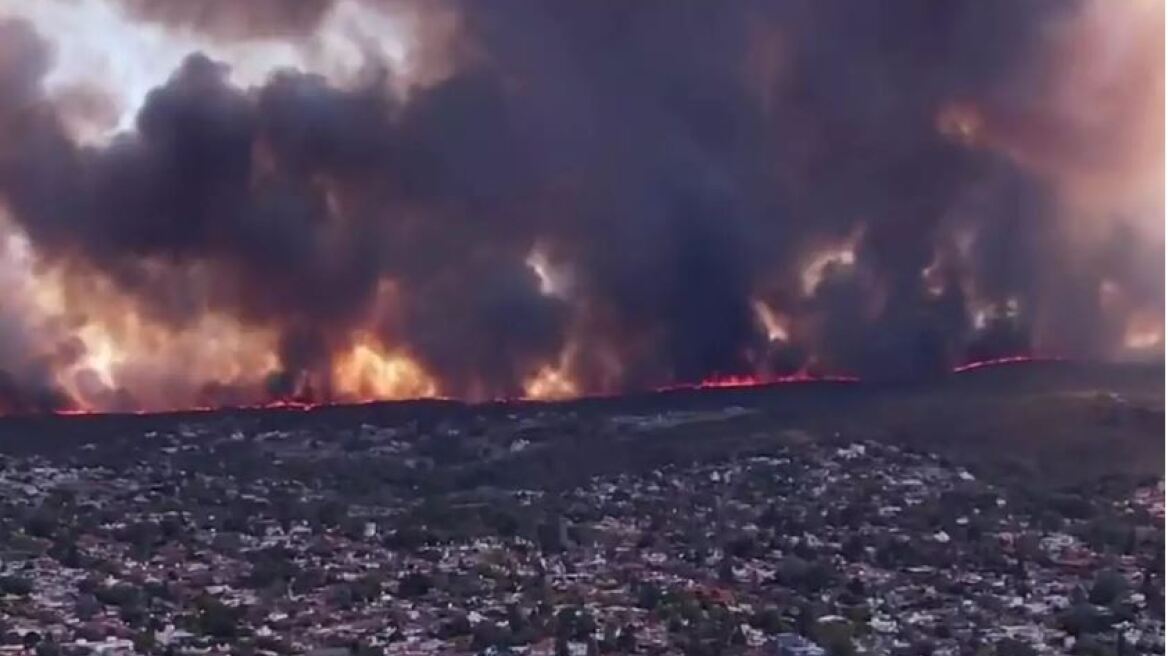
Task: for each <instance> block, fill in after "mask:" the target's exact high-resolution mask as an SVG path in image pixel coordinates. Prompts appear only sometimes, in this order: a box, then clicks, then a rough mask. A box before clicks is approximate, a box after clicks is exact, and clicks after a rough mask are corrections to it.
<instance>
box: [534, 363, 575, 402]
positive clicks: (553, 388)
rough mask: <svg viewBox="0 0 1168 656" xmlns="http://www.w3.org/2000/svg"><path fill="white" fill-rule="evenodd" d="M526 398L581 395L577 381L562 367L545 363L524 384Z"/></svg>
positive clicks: (553, 398) (539, 399)
mask: <svg viewBox="0 0 1168 656" xmlns="http://www.w3.org/2000/svg"><path fill="white" fill-rule="evenodd" d="M523 389H524V398H528V399H534V400H538V401H552V400H557V399H570V398H573V397H576V396H579V395H580V391H579V389H577V387H576V383H575V382H573V381H572V378H571V377H570V376H569V375H568V374H567V372H565V371H564V370H563V369H562V368H560V367H553V366H551V365H545V366H543V367H540V370H539V371H538V372H536V374H535V375H534V376H532V377H531V378H530V379H529V380H528V381H527V384H526V385H524V386H523Z"/></svg>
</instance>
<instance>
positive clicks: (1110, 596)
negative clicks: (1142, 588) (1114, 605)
mask: <svg viewBox="0 0 1168 656" xmlns="http://www.w3.org/2000/svg"><path fill="white" fill-rule="evenodd" d="M1125 592H1127V579H1125V578H1124V577H1123V575H1122V574H1120V573H1119V572H1116V571H1114V570H1104V571H1102V572H1099V574H1097V575H1096V576H1095V581H1094V582H1093V583H1092V584H1091V591H1090V592H1088V593H1087V601H1090V602H1091V603H1093V604H1095V605H1097V606H1106V605H1108V604H1110V603H1111V602H1113V601H1115V600H1116V599H1117V598H1119V597H1120V596H1121V595H1123V593H1125Z"/></svg>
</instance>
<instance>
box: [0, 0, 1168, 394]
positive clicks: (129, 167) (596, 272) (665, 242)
mask: <svg viewBox="0 0 1168 656" xmlns="http://www.w3.org/2000/svg"><path fill="white" fill-rule="evenodd" d="M1163 12H1164V7H1163V2H1162V0H1148V1H1144V0H1131V1H1130V2H1124V3H1112V2H1106V0H1093V1H1091V0H1081V1H1067V0H1050V1H1045V0H1038V1H1033V2H1017V1H1016V0H955V1H953V2H944V3H937V2H931V1H927V0H893V1H889V2H880V3H864V2H852V1H843V0H816V1H813V2H812V1H805V0H790V1H782V2H780V1H765V2H764V1H758V2H754V1H752V0H743V1H741V2H735V3H728V4H727V3H710V2H697V1H694V2H689V1H680V2H679V1H669V2H666V1H660V2H658V1H652V0H650V1H646V2H634V3H630V2H616V1H613V2H609V1H606V0H601V1H589V2H583V1H581V2H554V3H549V2H542V1H537V0H497V1H492V2H478V1H476V0H464V1H457V0H440V1H427V2H406V1H404V0H335V1H330V0H319V1H318V0H312V1H304V2H300V1H296V2H292V1H289V2H283V1H280V0H263V1H257V2H248V3H240V2H233V1H232V2H229V1H226V0H224V1H219V0H211V1H207V2H200V3H169V2H151V1H150V0H78V2H64V0H49V1H46V2H37V3H26V2H21V1H18V0H0V135H2V136H3V138H2V139H0V235H2V237H3V242H2V243H3V248H2V249H0V279H3V280H4V281H5V282H6V283H7V284H5V293H6V296H5V300H4V303H3V305H0V337H2V340H0V342H2V343H0V411H4V412H27V411H45V410H54V409H58V410H60V409H93V410H125V409H169V408H185V407H192V406H202V405H220V404H236V403H260V402H269V401H275V400H281V399H284V400H288V399H300V400H315V401H329V400H332V401H349V400H361V399H374V398H398V397H413V396H432V395H443V396H452V397H459V398H469V399H486V398H499V397H519V396H537V397H550V396H571V395H577V394H585V393H597V392H606V393H607V392H620V391H625V390H634V389H645V388H652V387H658V386H662V385H669V384H676V383H684V382H695V381H701V380H703V379H710V378H728V377H733V378H738V377H767V376H781V375H789V374H793V373H796V372H801V373H804V374H843V375H852V376H859V377H861V378H865V379H920V378H922V377H928V376H934V375H939V374H942V373H944V372H947V371H949V370H951V369H952V368H953V367H954V366H957V365H960V364H962V363H965V362H969V361H971V360H977V359H984V358H992V357H1002V356H1013V355H1023V354H1051V355H1060V356H1067V357H1076V358H1087V359H1124V358H1161V357H1162V354H1163V313H1164V288H1163V281H1164V278H1163V270H1164V236H1163V223H1162V222H1161V217H1162V216H1163V214H1164V202H1163V196H1164V188H1163V180H1164V177H1163V174H1164V168H1163V167H1164V154H1163V144H1164V133H1163V113H1164V70H1163V59H1162V57H1161V53H1162V49H1163V20H1164V19H1163Z"/></svg>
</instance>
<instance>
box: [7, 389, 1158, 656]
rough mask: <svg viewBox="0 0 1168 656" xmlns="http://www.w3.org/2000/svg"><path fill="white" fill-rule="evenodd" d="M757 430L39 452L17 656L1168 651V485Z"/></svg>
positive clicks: (536, 428) (551, 428)
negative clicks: (715, 436)
mask: <svg viewBox="0 0 1168 656" xmlns="http://www.w3.org/2000/svg"><path fill="white" fill-rule="evenodd" d="M311 414H312V413H307V414H306V415H305V416H306V417H307V416H308V415H311ZM756 414H757V411H756V410H755V409H753V408H750V407H740V406H736V405H730V406H727V407H723V408H715V409H705V408H703V409H699V410H667V411H660V412H647V413H644V414H636V413H607V414H606V413H598V412H584V411H577V410H576V409H573V408H572V407H570V406H567V407H558V406H547V407H546V408H543V407H538V406H537V407H536V408H529V407H525V408H522V409H518V410H516V411H515V412H513V413H506V414H501V413H500V412H497V411H496V412H494V413H492V414H476V413H475V412H473V411H467V412H462V413H458V414H455V415H451V416H449V417H442V416H440V415H439V416H437V417H427V418H425V419H424V420H418V419H409V418H408V416H407V417H399V418H396V419H394V420H393V421H385V422H380V423H379V424H378V425H374V424H371V423H365V422H364V421H362V422H361V423H358V424H356V425H353V426H349V427H345V428H338V429H335V430H328V431H325V430H322V429H321V428H320V426H319V425H315V424H313V422H310V421H307V419H306V420H305V421H304V422H302V425H298V424H297V423H295V422H285V425H284V426H283V427H277V428H272V427H271V426H264V425H263V422H262V421H260V420H259V419H257V418H256V417H262V416H263V413H256V414H255V415H247V416H242V417H241V416H236V415H227V414H222V415H221V414H218V413H208V414H205V415H192V416H185V417H181V418H176V419H175V420H174V421H173V422H171V424H170V427H169V428H158V427H153V428H150V429H149V430H145V431H144V432H142V433H140V434H133V433H132V431H131V432H127V433H126V434H124V435H123V436H122V437H121V438H118V439H112V438H111V439H103V440H94V441H84V442H83V443H80V444H77V445H74V446H72V447H70V448H67V449H64V448H61V449H50V448H45V449H38V448H36V447H35V445H34V446H30V447H28V448H24V449H18V450H15V451H13V452H12V453H10V454H9V455H7V456H5V457H4V458H3V460H0V499H2V502H0V503H2V504H3V511H2V522H3V523H2V532H0V537H2V543H0V557H2V576H0V594H3V597H2V599H3V603H2V604H0V636H2V639H0V641H2V642H3V643H4V644H3V646H0V653H12V654H23V653H35V654H38V655H40V656H48V655H51V654H77V655H81V654H128V653H138V654H312V655H314V656H340V655H342V654H361V655H372V654H461V653H465V654H531V655H536V654H548V655H553V654H554V655H557V656H558V655H560V654H572V655H583V656H587V655H591V654H610V653H612V654H617V653H619V654H703V655H704V654H710V655H713V654H808V655H813V654H904V655H918V654H919V655H925V654H939V655H941V654H950V655H954V656H956V655H966V654H969V655H992V654H999V655H1024V654H1068V653H1071V654H1114V655H1120V654H1139V653H1161V652H1162V651H1163V649H1164V625H1163V622H1162V619H1163V617H1164V560H1163V555H1164V525H1163V512H1164V511H1163V499H1164V491H1163V478H1162V476H1159V477H1157V476H1152V477H1145V479H1144V480H1135V481H1126V480H1116V481H1110V482H1109V481H1107V480H1104V481H1103V482H1101V483H1099V484H1098V485H1096V486H1095V487H1094V488H1092V489H1090V490H1079V491H1074V490H1064V491H1059V492H1050V493H1041V494H1040V493H1038V492H1036V491H1034V490H1028V489H1025V488H1022V487H1019V486H1003V485H999V484H996V483H995V482H993V481H989V480H983V478H982V477H981V476H980V475H979V473H977V472H975V471H971V470H970V469H969V468H967V467H966V466H964V465H961V464H957V463H955V462H951V461H950V460H948V459H947V458H946V457H943V456H941V455H938V454H935V453H931V452H929V451H927V450H922V449H918V448H913V447H908V446H900V445H897V444H893V443H889V442H887V441H880V440H874V439H869V438H863V437H859V438H855V437H852V436H849V435H845V434H836V433H831V434H816V433H815V432H813V431H810V430H800V429H791V428H788V429H782V430H775V431H773V432H766V431H761V432H760V431H758V429H757V423H756V422H753V418H754V417H755V415H756ZM719 430H721V431H727V430H730V431H747V432H749V431H756V434H754V435H753V439H752V440H751V441H748V442H745V443H743V442H736V443H734V446H732V447H731V446H726V448H725V449H720V448H718V447H717V443H716V441H712V440H710V439H709V438H706V437H700V438H699V436H704V435H706V434H707V433H708V432H710V431H714V432H717V431H719ZM699 439H700V440H702V441H701V442H699V441H698V440H699ZM691 443H692V444H701V445H703V447H702V449H701V451H700V452H698V451H691V450H688V447H687V446H686V445H687V444H691ZM710 444H714V445H715V446H714V448H709V445H710ZM674 447H676V448H674Z"/></svg>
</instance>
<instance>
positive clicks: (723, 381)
mask: <svg viewBox="0 0 1168 656" xmlns="http://www.w3.org/2000/svg"><path fill="white" fill-rule="evenodd" d="M858 382H860V379H859V378H857V377H856V376H843V375H822V376H820V375H811V374H808V373H807V372H806V371H799V372H796V373H793V374H790V375H786V376H751V375H744V376H714V377H712V378H707V379H705V380H703V381H700V382H696V383H676V384H673V385H666V386H664V387H659V388H657V391H660V392H669V391H675V390H695V389H727V388H729V389H736V388H744V387H766V386H770V385H791V384H795V383H858Z"/></svg>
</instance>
